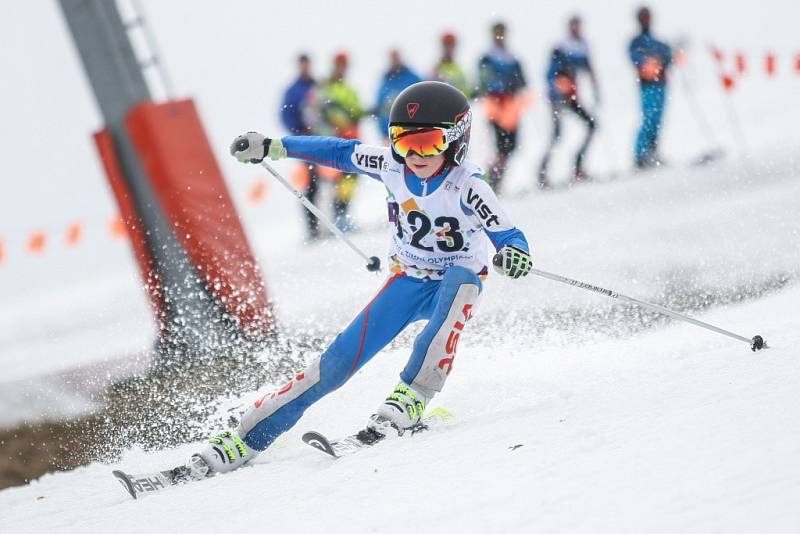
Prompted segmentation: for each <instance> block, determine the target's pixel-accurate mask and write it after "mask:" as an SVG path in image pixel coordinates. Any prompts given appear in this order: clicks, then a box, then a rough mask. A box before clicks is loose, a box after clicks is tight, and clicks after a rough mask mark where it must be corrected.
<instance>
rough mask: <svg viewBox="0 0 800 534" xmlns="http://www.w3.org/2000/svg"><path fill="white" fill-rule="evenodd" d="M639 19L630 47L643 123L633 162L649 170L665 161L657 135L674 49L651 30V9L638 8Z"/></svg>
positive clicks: (629, 52) (638, 166) (637, 166)
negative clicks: (656, 36) (637, 82)
mask: <svg viewBox="0 0 800 534" xmlns="http://www.w3.org/2000/svg"><path fill="white" fill-rule="evenodd" d="M636 19H637V21H638V22H639V27H640V29H641V31H640V33H639V35H637V36H636V37H635V38H634V39H633V40H632V41H631V44H630V46H629V47H628V54H629V55H630V59H631V61H632V62H633V65H634V67H636V72H637V74H638V78H639V88H640V91H641V97H642V126H641V128H640V129H639V135H638V136H637V137H636V146H635V148H634V164H635V166H636V168H637V169H646V168H648V167H654V166H658V165H661V163H662V162H661V158H660V156H659V154H658V135H659V132H660V130H661V122H662V119H663V115H664V104H665V102H666V95H667V70H668V69H669V67H670V65H671V63H672V50H671V49H670V47H669V45H668V44H666V43H664V42H662V41H659V40H658V39H656V38H655V37H653V35H652V34H651V33H650V22H651V19H652V16H651V13H650V9H649V8H647V7H642V8H639V10H638V11H637V13H636Z"/></svg>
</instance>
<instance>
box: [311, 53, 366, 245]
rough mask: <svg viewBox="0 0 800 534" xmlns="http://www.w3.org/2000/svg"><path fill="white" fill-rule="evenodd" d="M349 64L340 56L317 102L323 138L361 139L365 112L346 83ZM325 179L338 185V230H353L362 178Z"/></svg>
mask: <svg viewBox="0 0 800 534" xmlns="http://www.w3.org/2000/svg"><path fill="white" fill-rule="evenodd" d="M348 63H349V58H348V56H347V54H346V53H345V52H339V53H338V54H336V56H334V58H333V72H332V73H331V76H330V78H328V80H327V81H325V82H323V83H322V84H321V85H320V87H319V90H318V95H317V102H318V105H319V112H320V118H321V123H320V125H319V128H318V131H319V133H320V135H330V136H335V137H341V138H344V139H356V138H358V136H359V135H358V122H359V121H360V120H361V119H362V118H363V117H364V114H365V112H364V108H363V107H362V106H361V102H360V101H359V99H358V93H356V90H355V89H354V88H353V87H352V86H351V85H350V84H348V83H347V82H346V81H345V77H346V75H347V67H348ZM324 177H325V178H328V179H329V180H331V181H333V182H335V183H336V197H335V199H334V201H333V209H334V214H335V221H336V226H337V227H339V229H341V230H342V231H347V230H351V229H352V228H353V224H352V221H351V220H350V216H349V215H348V209H349V207H350V201H351V200H352V199H353V195H354V194H355V190H356V185H357V178H358V175H357V174H345V173H341V172H332V173H328V175H327V176H324Z"/></svg>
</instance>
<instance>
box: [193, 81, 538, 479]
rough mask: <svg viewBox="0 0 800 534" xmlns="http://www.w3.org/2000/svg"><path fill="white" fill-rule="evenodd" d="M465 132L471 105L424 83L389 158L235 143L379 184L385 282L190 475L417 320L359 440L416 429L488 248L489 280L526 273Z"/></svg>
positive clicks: (239, 460)
mask: <svg viewBox="0 0 800 534" xmlns="http://www.w3.org/2000/svg"><path fill="white" fill-rule="evenodd" d="M470 123H471V112H470V108H469V103H468V102H467V99H466V97H465V96H464V95H463V94H462V93H461V92H460V91H459V90H457V89H455V88H454V87H452V86H450V85H447V84H445V83H442V82H435V81H426V82H419V83H416V84H414V85H412V86H410V87H408V88H406V89H405V90H404V91H402V92H401V93H400V94H399V95H398V97H397V99H396V100H395V102H394V104H393V105H392V109H391V113H390V123H389V137H390V141H391V147H390V148H384V147H377V146H368V145H364V144H362V143H361V142H360V141H358V140H346V139H341V138H335V137H308V136H289V137H284V138H283V139H269V138H265V137H264V136H263V135H261V134H259V133H255V132H249V133H247V134H244V135H242V136H239V137H237V138H236V140H235V141H234V143H233V145H232V146H231V153H232V154H233V155H234V156H235V157H236V158H237V159H238V160H239V161H242V162H252V163H259V162H261V161H262V160H263V159H264V158H265V157H269V158H270V159H273V160H277V159H282V158H285V157H292V158H297V159H302V160H304V161H308V162H313V163H317V164H321V165H327V166H330V167H333V168H335V169H338V170H340V171H343V172H347V173H360V174H365V175H367V176H369V177H371V178H373V179H375V180H379V181H381V182H382V183H383V185H384V186H385V187H386V189H387V191H388V199H387V201H388V204H389V219H390V221H391V222H392V223H394V231H393V232H392V245H391V253H390V256H391V262H392V265H391V269H390V270H391V275H390V276H389V278H388V280H387V281H386V283H385V284H384V286H383V287H382V288H381V290H380V291H379V292H378V294H377V295H376V296H375V297H374V298H373V299H372V301H370V302H369V303H368V304H367V306H366V307H365V308H364V309H363V310H362V311H361V313H359V314H358V316H357V317H356V318H355V319H354V320H353V321H352V322H351V323H350V324H349V325H348V326H347V327H346V328H345V329H344V330H343V331H342V332H341V333H340V334H339V335H338V336H337V337H336V339H335V340H334V341H333V343H331V345H330V346H329V347H328V348H327V350H325V352H323V353H322V355H321V356H319V357H318V358H316V359H315V360H314V361H312V362H311V364H310V365H309V366H308V367H307V368H306V369H305V370H304V371H303V372H301V373H300V374H298V375H297V376H296V377H295V378H294V379H293V380H291V381H290V382H289V383H288V384H286V385H285V386H283V387H282V388H281V389H280V390H278V391H275V392H270V393H267V394H266V395H264V396H262V397H260V398H259V399H258V400H256V402H255V403H254V404H253V405H251V407H250V408H249V410H248V411H247V412H246V413H245V414H244V416H243V417H242V420H241V424H240V426H239V429H238V431H237V432H236V433H233V432H225V433H223V434H221V435H219V436H216V437H214V438H212V439H211V440H210V443H209V444H208V446H207V447H206V448H205V449H204V450H203V451H201V452H200V453H198V454H195V455H194V456H193V457H192V460H191V462H190V463H189V465H188V466H187V467H188V472H189V475H188V476H190V477H191V478H203V477H205V476H208V475H210V474H214V473H222V472H226V471H231V470H233V469H236V468H238V467H240V466H242V465H243V464H245V463H246V462H248V461H250V460H252V459H253V458H254V457H255V456H256V455H257V454H258V453H259V452H260V451H263V450H265V449H266V448H267V447H269V445H270V444H271V443H272V442H273V441H274V440H275V439H276V438H277V437H278V436H279V435H280V434H282V433H283V432H285V431H287V430H288V429H290V428H291V427H292V426H294V424H295V423H297V421H298V420H299V419H300V417H301V416H302V415H303V412H304V411H305V410H306V409H307V408H308V407H309V406H311V405H312V404H313V403H314V402H316V401H318V400H319V399H320V398H322V397H323V396H324V395H326V394H328V393H330V392H331V391H333V390H335V389H336V388H338V387H340V386H342V385H343V384H344V383H345V382H346V381H347V380H348V379H349V378H350V377H351V376H353V374H355V373H356V372H357V371H358V370H359V369H360V368H361V367H362V366H363V365H364V364H366V363H367V362H368V361H369V360H370V359H371V358H372V357H373V356H375V354H377V353H378V352H379V351H380V350H381V349H382V348H383V347H385V346H386V345H387V344H388V343H389V342H390V341H391V340H392V339H394V338H395V337H396V336H397V335H398V334H399V333H400V332H401V331H402V330H403V329H404V328H405V327H406V326H408V325H409V324H410V323H412V322H414V321H419V320H427V321H428V323H427V325H426V326H425V328H424V329H423V330H422V332H421V333H420V334H419V335H418V336H417V338H416V340H415V341H414V346H413V349H412V351H411V357H410V358H409V360H408V363H407V364H406V366H405V368H404V369H403V371H402V372H401V373H400V382H399V383H398V384H397V386H396V387H395V388H394V390H393V391H392V393H391V394H390V395H389V397H388V398H387V399H386V400H385V401H384V402H383V403H382V404H381V405H380V406H379V407H378V409H377V411H376V412H375V414H374V415H372V416H371V417H370V418H369V421H368V425H367V428H366V430H364V431H362V433H361V434H360V436H361V435H363V437H364V439H365V440H372V441H376V440H378V439H381V438H383V437H385V436H387V435H392V434H393V435H394V436H398V435H402V434H403V433H404V432H405V431H406V430H408V429H411V428H413V427H414V426H415V425H417V424H419V422H420V419H421V418H422V414H423V412H424V411H425V407H426V406H427V404H428V402H429V401H430V400H431V398H432V397H433V396H434V395H435V394H436V393H438V392H439V391H441V390H442V386H443V385H444V383H445V380H446V379H447V376H448V375H449V374H450V371H451V370H452V366H453V359H454V357H455V353H456V345H457V342H458V339H459V337H460V335H461V334H462V330H463V329H464V326H465V323H466V322H467V321H468V320H469V319H470V318H471V317H472V315H473V313H474V310H475V306H476V304H477V300H478V295H479V294H480V292H481V288H482V282H481V280H482V279H483V278H484V277H485V276H486V275H487V274H488V268H487V258H488V255H487V254H488V250H487V247H488V244H489V243H491V244H492V245H493V246H494V248H495V249H496V250H497V251H498V254H497V255H496V256H495V260H494V262H493V263H494V265H495V269H496V270H497V271H498V272H500V273H502V274H504V275H507V276H510V277H512V278H519V277H521V276H525V275H527V274H528V273H529V271H530V269H531V259H530V255H529V254H528V244H527V241H526V239H525V236H524V235H523V234H522V232H521V231H520V230H519V229H517V228H515V227H514V225H513V224H512V223H511V221H510V220H509V218H508V216H507V215H506V213H505V212H504V211H503V209H502V208H501V206H500V205H499V204H498V201H497V198H496V196H495V195H494V193H493V192H492V190H491V188H490V187H489V185H488V184H487V183H486V182H484V181H483V180H482V178H481V177H482V172H481V170H480V169H479V168H478V167H477V166H475V165H473V164H472V163H469V162H467V161H466V160H465V156H466V153H467V148H468V146H469V134H470Z"/></svg>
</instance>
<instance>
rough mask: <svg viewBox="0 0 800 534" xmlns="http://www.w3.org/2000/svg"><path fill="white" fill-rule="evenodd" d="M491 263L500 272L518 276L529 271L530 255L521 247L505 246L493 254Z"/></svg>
mask: <svg viewBox="0 0 800 534" xmlns="http://www.w3.org/2000/svg"><path fill="white" fill-rule="evenodd" d="M492 265H494V270H495V271H497V272H498V273H500V274H504V275H506V276H510V277H511V278H519V277H521V276H525V275H527V274H528V273H529V272H531V265H532V262H531V255H530V254H528V253H527V252H525V251H524V250H522V249H521V248H517V247H511V246H505V247H503V248H501V249H500V251H499V252H498V253H497V254H495V255H494V258H492Z"/></svg>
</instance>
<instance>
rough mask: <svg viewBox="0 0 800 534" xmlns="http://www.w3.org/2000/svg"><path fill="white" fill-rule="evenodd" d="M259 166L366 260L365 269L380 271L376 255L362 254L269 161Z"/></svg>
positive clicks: (379, 262) (378, 259)
mask: <svg viewBox="0 0 800 534" xmlns="http://www.w3.org/2000/svg"><path fill="white" fill-rule="evenodd" d="M261 166H262V167H264V168H265V169H267V172H269V173H270V174H271V175H272V176H274V177H275V179H276V180H278V181H279V182H280V183H281V184H282V185H283V187H285V188H286V189H288V190H289V192H291V193H292V194H293V195H294V196H295V197H296V198H297V200H299V201H300V202H301V203H302V204H303V206H305V207H306V209H308V211H310V212H311V213H313V214H314V216H315V217H316V218H317V219H319V221H320V222H321V223H322V224H324V225H325V226H327V227H328V230H330V231H331V232H333V233H334V234H335V235H336V236H337V237H338V238H339V239H341V240H342V241H344V243H345V244H346V245H347V246H348V247H350V248H351V249H352V250H353V252H355V253H356V254H358V255H359V256H361V258H363V259H364V261H366V262H367V270H368V271H370V272H378V271H380V270H381V260H380V258H378V257H377V256H367V255H366V254H364V253H363V252H362V251H361V249H360V248H358V247H357V246H356V245H355V243H353V242H352V241H351V240H350V239H349V238H348V237H347V236H346V235H345V234H344V232H342V231H341V230H340V229H339V228H337V227H336V225H335V224H333V222H332V221H331V220H330V219H328V218H327V217H326V216H325V215H324V214H323V213H322V212H321V211H320V210H319V208H317V207H316V206H315V205H314V204H313V203H312V202H311V201H310V200H308V199H307V198H306V197H305V195H304V194H303V193H302V192H301V191H298V190H297V189H295V188H294V187H293V186H292V184H290V183H289V182H288V181H287V180H286V178H284V177H283V176H281V174H280V173H279V172H278V171H276V170H275V169H273V168H272V165H270V164H269V163H267V162H266V161H262V162H261Z"/></svg>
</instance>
